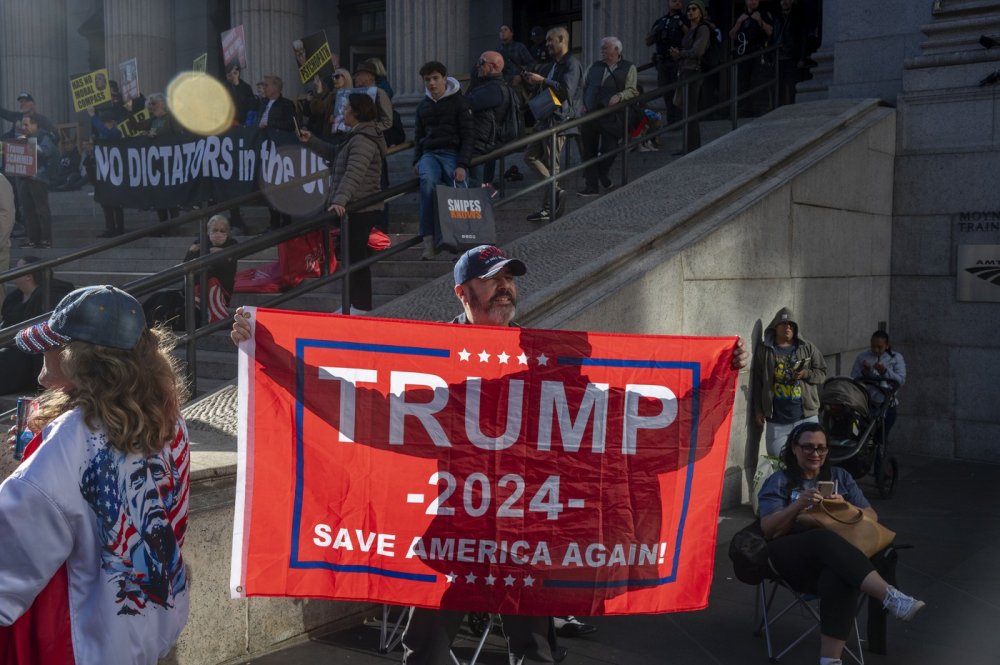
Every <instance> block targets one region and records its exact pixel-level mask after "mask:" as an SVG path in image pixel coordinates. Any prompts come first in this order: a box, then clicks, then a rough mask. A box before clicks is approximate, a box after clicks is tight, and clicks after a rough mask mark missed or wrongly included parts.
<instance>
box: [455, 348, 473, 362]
mask: <svg viewBox="0 0 1000 665" xmlns="http://www.w3.org/2000/svg"><path fill="white" fill-rule="evenodd" d="M471 355H472V354H471V353H469V352H468V351H467V350H466V349H462V350H461V351H459V352H458V359H459V360H461V361H462V362H469V356H471Z"/></svg>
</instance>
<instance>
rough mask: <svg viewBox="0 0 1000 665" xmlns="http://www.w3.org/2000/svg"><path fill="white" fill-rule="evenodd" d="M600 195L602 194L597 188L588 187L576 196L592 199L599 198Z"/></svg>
mask: <svg viewBox="0 0 1000 665" xmlns="http://www.w3.org/2000/svg"><path fill="white" fill-rule="evenodd" d="M600 193H601V192H599V191H598V189H597V188H596V187H587V188H585V189H581V190H580V191H579V192H577V193H576V195H577V196H586V197H590V196H597V195H598V194H600Z"/></svg>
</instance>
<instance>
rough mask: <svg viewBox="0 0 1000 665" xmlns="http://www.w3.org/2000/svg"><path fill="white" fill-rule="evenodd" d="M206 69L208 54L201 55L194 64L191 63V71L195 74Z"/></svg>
mask: <svg viewBox="0 0 1000 665" xmlns="http://www.w3.org/2000/svg"><path fill="white" fill-rule="evenodd" d="M207 68H208V53H202V54H201V55H199V56H198V57H197V58H195V59H194V62H193V63H191V70H192V71H195V72H204V71H205V70H206V69H207Z"/></svg>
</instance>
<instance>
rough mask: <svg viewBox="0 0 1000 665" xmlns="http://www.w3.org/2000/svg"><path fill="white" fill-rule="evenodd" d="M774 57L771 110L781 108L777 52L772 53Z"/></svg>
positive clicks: (779, 65) (779, 63) (779, 71)
mask: <svg viewBox="0 0 1000 665" xmlns="http://www.w3.org/2000/svg"><path fill="white" fill-rule="evenodd" d="M772 55H773V57H774V105H773V107H772V108H775V109H776V108H778V107H779V106H781V58H780V57H779V56H780V53H779V51H774V52H773V54H772Z"/></svg>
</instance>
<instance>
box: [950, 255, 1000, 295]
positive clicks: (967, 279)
mask: <svg viewBox="0 0 1000 665" xmlns="http://www.w3.org/2000/svg"><path fill="white" fill-rule="evenodd" d="M955 273H956V277H957V279H956V282H957V284H958V300H959V301H960V302H1000V245H959V246H958V261H957V263H956V264H955Z"/></svg>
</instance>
